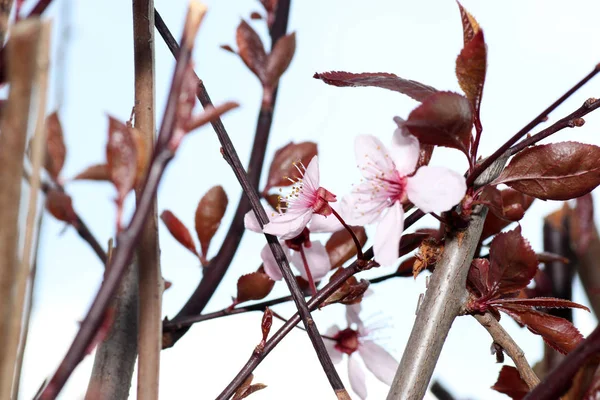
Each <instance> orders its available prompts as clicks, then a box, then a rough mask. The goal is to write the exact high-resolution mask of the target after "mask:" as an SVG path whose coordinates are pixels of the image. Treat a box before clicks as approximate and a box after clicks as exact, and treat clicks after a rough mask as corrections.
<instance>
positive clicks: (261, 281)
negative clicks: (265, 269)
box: [236, 272, 275, 303]
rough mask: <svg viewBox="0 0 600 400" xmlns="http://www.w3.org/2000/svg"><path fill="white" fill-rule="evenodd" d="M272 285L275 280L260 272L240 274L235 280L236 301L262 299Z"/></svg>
mask: <svg viewBox="0 0 600 400" xmlns="http://www.w3.org/2000/svg"><path fill="white" fill-rule="evenodd" d="M273 285H275V281H274V280H272V279H271V278H269V276H268V275H267V274H263V273H261V272H252V273H250V274H246V275H242V276H240V278H239V279H238V282H237V297H236V302H237V303H242V302H244V301H248V300H260V299H264V298H265V297H267V295H268V294H269V293H271V290H273Z"/></svg>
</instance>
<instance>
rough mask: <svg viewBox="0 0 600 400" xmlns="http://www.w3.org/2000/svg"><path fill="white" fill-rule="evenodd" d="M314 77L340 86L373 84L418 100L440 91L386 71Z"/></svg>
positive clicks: (326, 73) (336, 73)
mask: <svg viewBox="0 0 600 400" xmlns="http://www.w3.org/2000/svg"><path fill="white" fill-rule="evenodd" d="M313 78H315V79H320V80H322V81H323V82H325V83H327V84H328V85H333V86H339V87H359V86H364V87H368V86H372V87H379V88H383V89H389V90H393V91H394V92H400V93H402V94H405V95H407V96H408V97H410V98H412V99H415V100H417V101H424V100H425V99H426V98H428V97H429V96H431V95H432V94H434V93H437V92H438V91H437V90H436V89H434V88H432V87H431V86H428V85H424V84H422V83H420V82H417V81H412V80H409V79H402V78H400V77H399V76H396V75H394V74H388V73H386V72H365V73H361V74H354V73H351V72H343V71H331V72H322V73H315V74H314V75H313Z"/></svg>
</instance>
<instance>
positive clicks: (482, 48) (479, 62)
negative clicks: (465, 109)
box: [456, 30, 487, 115]
mask: <svg viewBox="0 0 600 400" xmlns="http://www.w3.org/2000/svg"><path fill="white" fill-rule="evenodd" d="M486 68H487V49H486V45H485V40H484V38H483V31H482V30H479V31H478V32H477V33H476V34H475V36H474V37H473V39H472V40H470V41H469V42H468V43H466V44H465V47H464V48H463V49H462V51H461V52H460V54H459V55H458V58H457V59H456V77H457V78H458V84H459V85H460V87H461V89H462V90H463V91H464V92H465V95H466V96H467V99H469V101H470V102H471V105H472V106H473V110H475V115H479V107H480V105H481V96H482V94H483V85H484V83H485V71H486Z"/></svg>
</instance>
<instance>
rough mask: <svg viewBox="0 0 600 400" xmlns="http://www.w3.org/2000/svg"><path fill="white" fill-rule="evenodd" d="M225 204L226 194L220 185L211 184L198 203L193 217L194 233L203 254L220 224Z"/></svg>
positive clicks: (225, 207) (226, 202)
mask: <svg viewBox="0 0 600 400" xmlns="http://www.w3.org/2000/svg"><path fill="white" fill-rule="evenodd" d="M227 204H228V200H227V194H226V193H225V190H223V187H222V186H213V187H212V188H211V189H210V190H209V191H208V192H206V194H205V195H204V196H203V197H202V199H200V202H199V203H198V207H197V208H196V217H195V225H196V234H197V235H198V240H199V241H200V248H201V250H202V254H203V255H204V256H206V253H207V252H208V246H209V245H210V241H211V240H212V238H213V236H214V235H215V233H216V232H217V229H219V226H220V225H221V219H223V215H225V210H226V209H227Z"/></svg>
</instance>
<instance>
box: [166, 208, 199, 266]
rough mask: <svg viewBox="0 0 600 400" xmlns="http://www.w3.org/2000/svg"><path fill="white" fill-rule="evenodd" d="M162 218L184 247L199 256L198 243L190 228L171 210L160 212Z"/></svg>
mask: <svg viewBox="0 0 600 400" xmlns="http://www.w3.org/2000/svg"><path fill="white" fill-rule="evenodd" d="M160 219H162V221H163V222H164V223H165V226H166V227H167V229H168V230H169V232H171V235H173V237H174V238H175V240H177V241H178V242H179V243H180V244H181V245H182V246H183V247H185V248H186V249H188V250H189V251H191V252H192V253H194V254H195V255H196V256H198V251H197V250H196V244H195V243H194V239H192V235H191V234H190V231H189V230H188V228H186V227H185V225H184V224H183V222H181V221H180V220H179V218H177V217H176V216H175V215H174V214H173V213H172V212H171V211H169V210H164V211H163V212H162V213H161V214H160Z"/></svg>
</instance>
